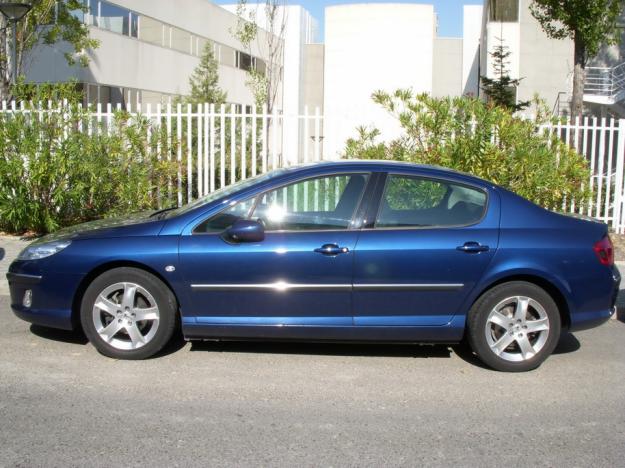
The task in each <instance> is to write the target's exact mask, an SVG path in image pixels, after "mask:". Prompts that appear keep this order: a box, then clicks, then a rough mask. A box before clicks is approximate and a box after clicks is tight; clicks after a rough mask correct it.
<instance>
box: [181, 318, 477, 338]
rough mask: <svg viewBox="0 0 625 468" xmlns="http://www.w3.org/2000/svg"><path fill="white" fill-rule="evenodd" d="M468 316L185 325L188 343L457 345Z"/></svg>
mask: <svg viewBox="0 0 625 468" xmlns="http://www.w3.org/2000/svg"><path fill="white" fill-rule="evenodd" d="M464 325H465V317H464V316H458V317H454V318H453V319H452V320H451V322H450V323H448V324H447V325H444V326H439V327H410V326H394V327H388V326H385V327H376V326H316V325H313V326H305V325H280V326H277V325H214V324H211V325H208V324H197V323H195V324H190V323H186V324H185V323H183V324H182V332H183V334H184V337H185V339H187V340H224V341H227V340H299V341H355V342H387V343H393V342H404V343H458V342H459V341H461V340H462V337H463V335H464Z"/></svg>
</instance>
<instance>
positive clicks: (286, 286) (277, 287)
mask: <svg viewBox="0 0 625 468" xmlns="http://www.w3.org/2000/svg"><path fill="white" fill-rule="evenodd" d="M463 287H464V284H461V283H451V284H424V283H420V284H403V283H397V284H392V283H380V284H354V285H351V284H294V283H287V282H285V281H277V282H275V283H250V284H192V285H191V289H193V290H196V291H242V290H270V291H277V292H284V291H324V290H328V291H351V290H352V289H354V290H357V291H381V290H383V291H389V290H390V291H455V290H458V289H462V288H463Z"/></svg>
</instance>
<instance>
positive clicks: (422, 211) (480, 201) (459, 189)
mask: <svg viewBox="0 0 625 468" xmlns="http://www.w3.org/2000/svg"><path fill="white" fill-rule="evenodd" d="M485 211H486V193H484V192H483V191H482V190H479V189H476V188H472V187H467V186H465V185H459V184H454V183H452V182H448V181H444V180H435V179H425V178H419V177H411V176H403V175H389V176H388V178H387V180H386V187H385V188H384V194H383V195H382V200H381V202H380V209H379V212H378V216H377V219H376V223H375V227H378V228H402V227H446V226H466V225H470V224H475V223H477V222H478V221H480V220H481V219H482V217H483V216H484V212H485Z"/></svg>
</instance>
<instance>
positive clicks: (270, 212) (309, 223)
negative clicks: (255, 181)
mask: <svg viewBox="0 0 625 468" xmlns="http://www.w3.org/2000/svg"><path fill="white" fill-rule="evenodd" d="M367 177H368V176H366V175H364V174H354V175H336V176H329V177H321V178H316V179H309V180H305V181H301V182H297V183H295V184H292V185H288V186H286V187H282V188H279V189H276V190H273V191H271V192H268V193H266V194H264V195H262V196H261V198H260V199H259V201H258V204H257V206H256V208H255V210H254V213H253V214H252V219H258V220H260V221H262V222H263V223H264V224H265V229H266V230H268V231H279V230H289V231H304V230H319V229H347V228H348V227H349V225H350V222H351V220H352V217H353V215H354V212H355V211H356V207H357V206H358V203H359V202H360V198H361V197H362V194H363V192H364V189H365V185H366V182H367Z"/></svg>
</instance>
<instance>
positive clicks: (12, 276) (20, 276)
mask: <svg viewBox="0 0 625 468" xmlns="http://www.w3.org/2000/svg"><path fill="white" fill-rule="evenodd" d="M42 278H43V276H40V275H27V274H26V273H11V272H8V273H7V279H8V280H9V281H13V280H16V281H19V280H22V281H24V282H28V283H36V282H39V281H41V279H42Z"/></svg>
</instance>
